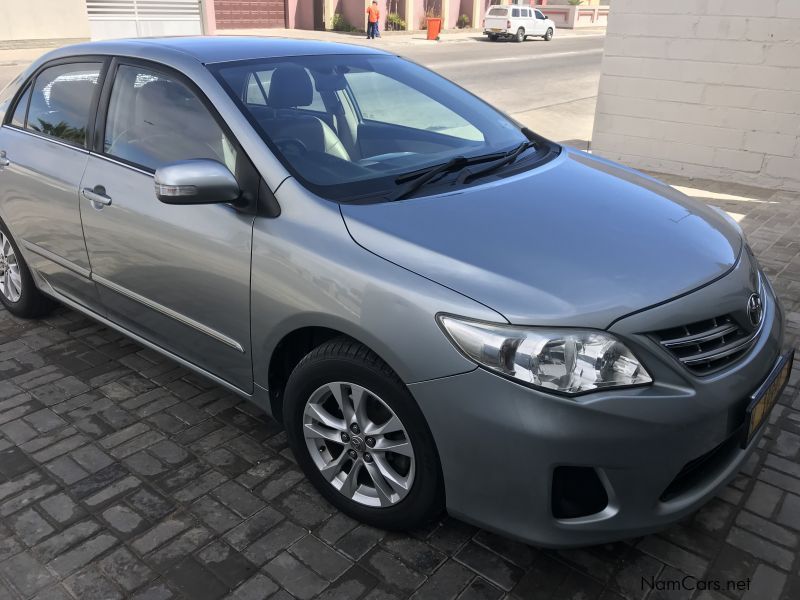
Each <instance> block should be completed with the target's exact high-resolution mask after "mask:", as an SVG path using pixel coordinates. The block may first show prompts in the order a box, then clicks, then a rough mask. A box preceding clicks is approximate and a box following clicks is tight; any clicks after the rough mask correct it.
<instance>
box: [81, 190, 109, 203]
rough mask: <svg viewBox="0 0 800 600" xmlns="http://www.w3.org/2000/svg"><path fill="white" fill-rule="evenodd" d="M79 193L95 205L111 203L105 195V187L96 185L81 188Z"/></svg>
mask: <svg viewBox="0 0 800 600" xmlns="http://www.w3.org/2000/svg"><path fill="white" fill-rule="evenodd" d="M81 194H82V195H83V197H84V198H86V199H87V200H88V201H89V202H91V203H92V204H94V205H95V206H96V207H97V206H109V205H110V204H111V198H109V197H108V196H106V194H105V189H104V188H103V187H102V186H97V187H96V188H95V189H91V188H83V189H82V190H81Z"/></svg>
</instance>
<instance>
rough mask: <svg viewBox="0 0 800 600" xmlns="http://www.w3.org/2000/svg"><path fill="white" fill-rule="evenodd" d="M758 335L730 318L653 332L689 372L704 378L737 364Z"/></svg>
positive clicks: (709, 320)
mask: <svg viewBox="0 0 800 600" xmlns="http://www.w3.org/2000/svg"><path fill="white" fill-rule="evenodd" d="M757 336H758V330H757V331H755V332H747V331H745V330H744V329H742V328H741V327H739V325H738V324H737V323H736V321H735V320H734V319H733V318H732V317H731V316H730V315H722V316H720V317H714V318H713V319H705V320H703V321H697V322H695V323H690V324H689V325H681V326H680V327H673V328H671V329H662V330H661V331H656V332H655V333H653V337H655V338H656V340H657V341H658V342H659V343H660V344H661V345H662V346H663V347H664V348H666V349H667V350H668V351H669V352H670V353H671V354H672V355H673V356H674V357H675V358H677V359H678V360H679V361H680V362H681V363H683V365H684V366H686V368H687V369H689V370H690V371H692V372H694V373H697V374H700V375H706V374H708V373H712V372H714V371H717V370H718V369H721V368H723V367H725V366H726V365H729V364H731V363H733V362H736V361H737V360H738V359H739V358H741V357H742V356H744V354H745V353H746V352H747V351H748V350H749V349H750V347H751V346H752V345H753V343H754V342H755V340H756V338H757Z"/></svg>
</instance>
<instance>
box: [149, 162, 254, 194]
mask: <svg viewBox="0 0 800 600" xmlns="http://www.w3.org/2000/svg"><path fill="white" fill-rule="evenodd" d="M155 185H156V196H157V197H158V199H159V200H160V201H161V202H163V203H164V204H223V203H228V202H236V200H238V199H239V197H240V196H241V194H242V192H241V190H240V189H239V184H238V183H237V182H236V178H235V177H234V176H233V173H231V172H230V171H229V170H228V168H227V167H226V166H225V165H223V164H222V163H219V162H217V161H216V160H209V159H205V158H198V159H193V160H182V161H180V162H176V163H172V164H169V165H166V166H164V167H161V168H160V169H158V170H157V171H156V175H155Z"/></svg>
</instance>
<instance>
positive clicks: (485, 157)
mask: <svg viewBox="0 0 800 600" xmlns="http://www.w3.org/2000/svg"><path fill="white" fill-rule="evenodd" d="M535 145H536V143H535V142H523V143H521V144H520V145H519V146H517V147H516V148H514V149H512V150H509V151H508V152H495V153H492V154H482V155H479V156H470V157H469V158H467V157H466V156H454V157H453V158H451V159H450V160H448V161H447V162H446V163H442V164H440V165H437V166H435V167H430V168H428V169H423V170H421V171H417V172H416V173H411V174H409V173H407V174H405V175H400V176H399V177H398V178H397V179H395V182H396V183H397V184H398V185H399V184H402V183H405V185H404V186H403V187H402V188H400V189H399V190H397V191H396V192H395V193H394V194H392V195H391V196H389V198H388V200H389V202H394V201H395V200H402V199H403V198H405V197H407V196H409V195H411V194H413V193H414V192H416V191H417V190H418V189H419V188H421V187H422V186H423V185H425V184H426V183H428V182H430V181H432V180H433V179H435V178H436V177H438V176H439V175H442V174H443V173H448V172H450V171H461V170H462V169H464V171H463V172H462V173H461V174H460V175H459V177H458V180H457V181H456V183H463V181H464V180H465V179H467V178H469V177H473V176H475V175H479V174H482V173H484V172H489V171H493V170H495V169H498V168H500V167H502V166H503V165H506V164H508V163H510V162H514V160H516V158H517V157H518V156H519V155H520V154H522V153H523V152H525V150H527V149H528V148H531V147H533V146H535ZM487 162H488V163H489V164H488V165H486V166H485V167H481V168H478V169H475V170H472V169H467V168H466V167H468V166H469V165H474V164H479V163H487Z"/></svg>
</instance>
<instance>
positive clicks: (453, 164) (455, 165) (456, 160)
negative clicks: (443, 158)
mask: <svg viewBox="0 0 800 600" xmlns="http://www.w3.org/2000/svg"><path fill="white" fill-rule="evenodd" d="M469 162H470V159H468V158H467V157H466V156H454V157H453V158H451V159H450V160H448V161H447V162H446V163H442V164H441V165H438V166H436V167H431V168H430V169H427V170H425V171H421V172H420V174H419V175H417V176H416V177H414V178H413V179H411V180H410V181H408V183H406V185H404V186H403V187H401V188H400V189H399V190H397V191H396V192H395V193H394V194H392V195H391V196H389V202H394V201H395V200H402V199H403V198H405V197H406V196H408V195H409V194H413V193H414V192H416V191H417V190H418V189H419V188H421V187H422V186H423V185H425V184H426V183H428V182H429V181H430V180H431V179H433V178H434V177H436V176H437V175H441V174H442V173H447V172H448V171H457V170H460V169H463V168H464V167H466V166H467V165H468V164H469ZM404 179H405V178H404V177H403V176H400V177H398V178H397V180H398V182H402V181H403V180H404Z"/></svg>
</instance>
